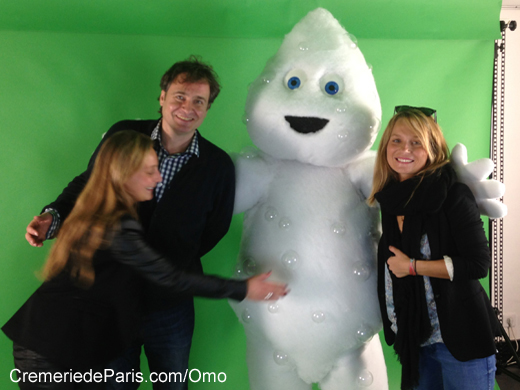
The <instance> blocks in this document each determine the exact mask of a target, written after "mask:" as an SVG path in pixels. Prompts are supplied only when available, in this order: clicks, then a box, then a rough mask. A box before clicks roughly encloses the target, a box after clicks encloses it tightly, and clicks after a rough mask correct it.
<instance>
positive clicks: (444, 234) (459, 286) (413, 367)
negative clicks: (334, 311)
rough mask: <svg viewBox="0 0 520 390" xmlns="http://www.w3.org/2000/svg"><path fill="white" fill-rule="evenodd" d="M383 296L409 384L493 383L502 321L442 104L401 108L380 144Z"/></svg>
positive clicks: (389, 335)
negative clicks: (439, 111) (490, 293)
mask: <svg viewBox="0 0 520 390" xmlns="http://www.w3.org/2000/svg"><path fill="white" fill-rule="evenodd" d="M376 201H377V202H379V205H380V207H381V214H382V226H383V235H382V237H381V241H380V243H379V248H378V295H379V301H380V308H381V315H382V318H383V326H384V333H385V338H386V341H387V343H388V344H389V345H394V349H395V351H396V353H397V355H398V358H399V361H400V362H401V364H402V382H401V388H402V389H421V390H424V389H432V390H433V389H457V390H464V389H468V390H469V389H471V390H479V389H493V387H494V376H495V344H494V336H495V334H497V330H498V323H497V319H496V317H495V315H494V313H493V309H492V307H491V304H490V302H489V299H488V297H487V295H486V293H485V291H484V289H483V288H482V286H481V284H480V282H479V280H478V279H480V278H484V277H485V276H486V275H487V272H488V269H489V266H490V262H491V260H490V252H489V248H488V243H487V238H486V235H485V232H484V229H483V224H482V221H481V219H480V214H479V211H478V208H477V204H476V202H475V199H474V197H473V195H472V193H471V191H470V190H469V188H468V187H467V186H466V185H464V184H462V183H459V182H457V178H456V175H455V172H454V171H453V169H452V167H451V165H450V164H449V151H448V147H447V144H446V141H445V139H444V136H443V134H442V131H441V129H440V127H439V125H438V124H437V121H436V112H435V110H432V109H429V108H424V107H420V108H415V107H410V106H399V107H396V113H395V115H394V116H393V117H392V119H391V120H390V122H389V123H388V126H387V128H386V130H385V132H384V134H383V137H382V139H381V143H380V144H379V149H378V152H377V160H376V167H375V170H374V183H373V189H372V194H371V196H370V197H369V199H368V202H369V204H371V205H375V204H376Z"/></svg>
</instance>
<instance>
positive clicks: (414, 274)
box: [408, 258, 417, 276]
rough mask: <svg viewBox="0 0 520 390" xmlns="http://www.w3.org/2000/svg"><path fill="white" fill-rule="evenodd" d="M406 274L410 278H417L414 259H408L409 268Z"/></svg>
mask: <svg viewBox="0 0 520 390" xmlns="http://www.w3.org/2000/svg"><path fill="white" fill-rule="evenodd" d="M408 272H409V273H410V275H412V276H417V271H416V270H415V259H413V258H410V266H409V267H408Z"/></svg>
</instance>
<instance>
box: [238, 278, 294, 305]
mask: <svg viewBox="0 0 520 390" xmlns="http://www.w3.org/2000/svg"><path fill="white" fill-rule="evenodd" d="M269 276H271V272H266V273H265V274H260V275H256V276H253V277H252V278H249V279H248V280H247V295H246V298H247V299H250V300H252V301H274V300H277V299H279V298H281V297H284V296H286V295H287V293H288V292H289V291H288V290H287V285H284V284H279V283H273V282H268V281H267V278H269Z"/></svg>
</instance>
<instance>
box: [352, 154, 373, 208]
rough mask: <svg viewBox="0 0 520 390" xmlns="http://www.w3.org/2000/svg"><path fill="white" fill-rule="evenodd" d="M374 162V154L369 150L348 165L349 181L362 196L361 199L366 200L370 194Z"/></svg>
mask: <svg viewBox="0 0 520 390" xmlns="http://www.w3.org/2000/svg"><path fill="white" fill-rule="evenodd" d="M375 162H376V152H375V151H372V150H369V151H367V152H365V153H363V154H362V155H361V157H360V158H358V159H357V160H356V161H354V162H352V163H350V164H349V172H350V179H351V180H352V183H353V184H354V185H355V186H356V188H357V189H358V190H359V192H360V193H361V195H362V196H363V199H367V198H368V197H369V195H370V193H371V192H372V179H373V177H374V164H375Z"/></svg>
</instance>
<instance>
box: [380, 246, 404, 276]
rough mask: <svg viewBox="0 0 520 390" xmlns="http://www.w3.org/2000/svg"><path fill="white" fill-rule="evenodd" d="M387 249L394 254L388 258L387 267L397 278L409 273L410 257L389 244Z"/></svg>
mask: <svg viewBox="0 0 520 390" xmlns="http://www.w3.org/2000/svg"><path fill="white" fill-rule="evenodd" d="M388 249H390V252H392V253H393V254H394V255H395V256H392V257H389V258H388V260H387V262H386V263H387V264H388V269H389V270H390V271H392V273H393V274H394V275H395V276H396V277H398V278H404V277H405V276H408V275H410V258H409V257H408V256H407V255H405V254H404V253H403V252H401V251H400V250H399V249H397V248H396V247H395V246H389V247H388Z"/></svg>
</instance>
